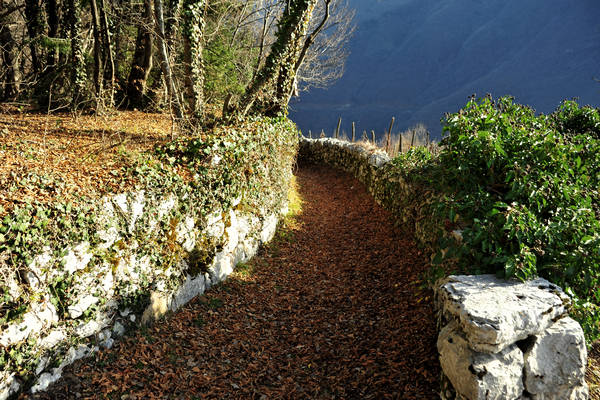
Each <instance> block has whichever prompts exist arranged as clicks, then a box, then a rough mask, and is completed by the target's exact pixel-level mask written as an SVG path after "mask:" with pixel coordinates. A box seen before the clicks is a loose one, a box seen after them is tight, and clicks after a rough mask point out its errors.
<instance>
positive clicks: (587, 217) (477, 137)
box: [430, 97, 600, 340]
mask: <svg viewBox="0 0 600 400" xmlns="http://www.w3.org/2000/svg"><path fill="white" fill-rule="evenodd" d="M599 121H600V114H599V112H598V110H597V109H594V108H591V107H583V108H579V106H578V105H577V104H576V103H575V102H564V103H563V104H562V105H561V106H560V107H559V108H558V110H557V111H556V112H555V113H553V114H552V115H549V116H546V115H536V114H535V112H534V110H532V109H531V108H529V107H526V106H522V105H519V104H515V103H514V102H513V100H512V98H509V97H505V98H501V99H498V100H497V101H493V100H492V99H491V98H489V97H487V98H483V99H479V100H475V99H471V100H470V101H469V102H468V103H467V105H466V107H464V108H463V109H462V110H460V111H459V112H458V113H456V114H450V115H447V116H446V117H445V121H444V132H445V137H444V139H443V140H442V142H441V145H442V151H441V153H440V156H439V160H436V161H435V163H431V162H430V164H431V165H432V166H434V165H435V166H437V167H436V168H437V169H438V170H437V172H436V173H435V174H434V175H435V177H436V179H435V182H434V184H435V186H436V189H437V190H439V191H440V192H441V193H443V194H444V196H442V198H443V200H442V201H440V202H439V203H438V204H436V207H437V209H438V210H439V212H440V213H441V216H442V218H444V219H446V221H447V228H448V230H453V229H461V230H462V235H463V240H462V243H457V242H455V241H452V240H450V241H448V240H447V241H445V243H444V244H443V245H442V246H440V247H442V248H443V247H446V246H447V245H449V246H450V248H449V249H448V251H447V252H445V258H446V259H449V258H452V259H454V260H458V263H459V266H461V267H462V268H463V270H464V271H466V272H469V273H496V274H497V275H499V276H502V277H505V278H509V277H517V278H519V279H522V280H525V279H530V278H534V277H536V276H541V277H544V278H547V279H549V280H551V281H552V282H554V283H556V284H558V285H561V286H562V287H564V288H565V289H566V290H567V291H568V292H570V293H571V294H572V295H573V296H574V298H575V301H574V304H575V308H576V310H575V312H574V315H575V316H576V317H577V316H579V318H578V319H579V321H580V322H581V323H582V325H583V326H584V329H585V330H586V333H587V334H588V338H589V339H590V340H591V339H593V338H596V337H598V325H597V324H598V322H599V321H600V313H599V312H598V311H597V308H594V311H593V312H589V310H590V309H591V308H593V307H594V306H593V305H594V304H600V197H599V195H598V187H599V186H600V139H599V136H598V131H599V126H600V124H599ZM430 178H431V176H430ZM440 255H441V253H440ZM438 259H439V255H438ZM584 305H585V306H584ZM586 307H587V308H586ZM590 307H591V308H590ZM584 308H586V309H587V310H588V312H582V310H583V309H584ZM578 310H579V311H578ZM584 316H585V317H584Z"/></svg>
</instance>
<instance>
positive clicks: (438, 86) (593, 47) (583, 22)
mask: <svg viewBox="0 0 600 400" xmlns="http://www.w3.org/2000/svg"><path fill="white" fill-rule="evenodd" d="M350 5H351V6H353V7H356V8H357V25H358V29H357V32H356V34H355V36H354V38H353V40H352V42H351V43H350V46H349V47H350V51H351V54H350V57H349V58H348V61H347V64H346V73H345V75H344V77H343V78H342V79H340V80H339V81H338V82H336V83H335V84H334V85H333V86H332V87H330V88H329V89H327V90H321V89H315V90H312V91H311V92H308V93H302V96H301V97H300V98H299V99H297V100H294V101H293V102H292V105H291V111H290V115H291V117H292V119H293V120H294V121H296V123H297V124H298V125H299V126H300V128H301V129H302V130H303V132H305V133H307V132H308V130H312V131H313V132H314V133H318V132H320V131H321V129H324V130H325V132H327V133H328V134H331V132H332V131H333V130H334V129H335V125H336V123H337V119H338V117H339V116H341V117H342V119H343V125H342V129H343V130H345V131H347V132H348V131H349V130H350V123H351V122H352V121H355V122H356V123H357V129H358V131H359V132H362V130H368V131H370V130H371V129H374V130H376V132H377V133H378V134H379V135H381V134H382V133H383V131H384V130H385V129H387V126H388V125H389V120H390V118H391V117H392V116H395V117H396V121H397V122H396V128H397V129H395V131H401V130H405V129H407V128H408V127H410V126H413V125H415V124H417V123H419V122H423V123H424V124H426V126H427V127H428V129H429V130H430V131H431V133H432V136H433V137H438V138H439V137H440V135H441V125H440V118H442V117H443V115H444V113H445V112H455V111H457V110H458V109H459V108H461V107H462V106H463V105H464V104H465V103H466V101H467V98H468V96H470V95H472V94H474V93H476V94H477V95H478V96H482V95H485V94H486V93H491V94H492V95H493V96H494V97H499V96H502V95H507V94H510V95H513V96H515V97H516V100H517V101H518V102H520V103H525V104H529V105H531V106H532V107H534V108H535V109H537V110H539V111H542V112H551V111H552V110H553V109H555V108H556V106H557V105H558V104H559V103H560V101H561V100H562V99H565V98H573V97H578V98H579V100H580V103H583V104H592V105H595V106H599V105H600V83H598V82H596V81H595V80H594V78H600V22H599V19H598V17H599V16H600V2H598V1H597V0H577V1H572V0H528V1H521V0H486V1H481V0H379V1H375V0H373V1H371V0H369V1H367V0H351V1H350Z"/></svg>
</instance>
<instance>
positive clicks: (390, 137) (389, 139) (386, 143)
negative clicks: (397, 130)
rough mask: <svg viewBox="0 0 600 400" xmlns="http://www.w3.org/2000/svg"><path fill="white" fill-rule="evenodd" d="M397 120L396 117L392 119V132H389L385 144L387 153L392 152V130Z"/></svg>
mask: <svg viewBox="0 0 600 400" xmlns="http://www.w3.org/2000/svg"><path fill="white" fill-rule="evenodd" d="M395 120H396V117H392V122H390V130H389V131H388V134H387V141H386V142H385V151H386V152H388V153H389V152H390V150H391V149H390V143H391V141H392V128H393V127H394V121H395Z"/></svg>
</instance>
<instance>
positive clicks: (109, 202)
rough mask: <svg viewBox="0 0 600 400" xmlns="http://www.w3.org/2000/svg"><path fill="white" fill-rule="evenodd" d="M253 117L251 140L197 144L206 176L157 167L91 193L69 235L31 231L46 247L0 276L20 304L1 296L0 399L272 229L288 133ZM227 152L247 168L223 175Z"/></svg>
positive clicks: (153, 310) (167, 307)
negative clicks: (95, 196) (139, 184)
mask: <svg viewBox="0 0 600 400" xmlns="http://www.w3.org/2000/svg"><path fill="white" fill-rule="evenodd" d="M260 123H261V124H262V125H260V126H259V128H260V129H263V130H264V132H262V133H261V132H259V133H256V130H254V131H251V133H252V134H253V135H255V136H256V137H258V135H259V134H262V136H261V137H260V138H258V139H256V140H253V137H254V136H253V137H252V138H250V139H248V137H247V135H246V134H245V131H242V130H241V129H240V130H239V134H238V136H237V137H236V136H234V135H233V134H230V135H229V136H225V135H224V136H223V137H224V138H225V139H223V140H227V141H226V142H225V143H222V142H216V144H215V145H214V146H212V144H211V146H212V147H207V151H210V153H209V154H210V155H211V156H212V157H211V158H209V161H210V160H212V161H210V163H209V162H207V163H206V165H205V166H202V168H203V169H199V170H198V171H199V173H204V174H207V176H209V177H210V176H212V175H214V182H213V181H211V180H208V179H206V180H204V181H201V180H191V181H190V180H188V181H185V180H183V179H182V178H181V177H180V176H179V175H178V174H176V173H174V172H173V171H174V170H173V169H172V168H171V169H166V167H161V168H155V169H152V170H151V171H150V172H151V173H156V174H158V175H159V176H158V178H157V180H148V182H150V183H149V184H145V186H143V187H144V188H145V189H140V190H135V191H132V192H129V193H121V194H114V195H109V196H105V197H103V198H101V199H99V200H97V201H90V204H89V209H90V210H91V211H90V212H89V216H88V218H87V219H86V220H85V221H86V225H83V223H82V224H81V225H78V224H77V223H71V224H70V225H69V229H70V230H69V231H68V232H67V233H68V235H67V234H64V235H62V236H60V237H58V235H59V234H61V233H62V232H58V233H57V230H51V229H41V232H42V236H40V238H39V241H40V242H41V243H48V245H47V246H44V245H42V244H41V243H40V244H39V245H38V246H37V247H33V249H32V251H31V252H32V256H31V257H28V258H26V260H27V261H25V262H22V263H20V264H17V263H15V264H16V265H13V266H11V268H5V269H4V270H3V271H8V272H10V273H3V274H2V276H0V289H2V291H0V294H2V293H8V296H10V297H11V298H13V299H19V300H18V301H19V302H20V304H19V303H17V302H16V301H14V302H13V305H11V304H9V305H8V306H7V305H6V304H5V303H2V304H1V305H2V310H1V311H2V313H1V314H0V317H2V318H4V319H2V318H0V400H4V399H7V398H9V397H11V396H15V395H16V394H18V393H19V392H22V391H31V392H37V391H42V390H45V389H46V388H47V387H48V386H49V385H50V384H51V383H53V382H55V381H56V380H57V379H59V377H60V376H61V373H62V371H63V369H64V368H65V366H67V365H69V364H71V363H73V362H74V361H75V360H77V359H80V358H82V357H86V356H88V355H90V354H92V353H94V352H95V351H97V350H99V349H100V348H103V347H104V348H110V347H111V346H112V345H113V343H114V340H115V339H116V338H117V337H118V336H121V335H123V334H124V333H125V332H126V331H127V330H128V329H134V328H136V327H138V326H139V325H140V324H146V323H149V322H150V321H152V320H155V319H156V318H159V317H160V316H162V315H164V314H165V313H167V312H169V311H174V310H176V309H178V308H179V307H181V306H182V305H184V304H186V303H187V302H188V301H190V300H191V299H192V298H194V297H195V296H197V295H199V294H202V293H203V292H204V291H205V290H207V289H208V288H210V287H211V286H213V285H215V284H217V283H218V282H220V281H222V280H223V279H225V278H226V277H227V276H228V275H229V274H230V273H231V272H232V271H233V269H234V268H235V266H236V265H237V264H238V263H240V262H243V261H246V260H248V259H249V258H250V257H252V256H253V255H254V254H255V253H256V252H257V250H258V248H259V246H260V245H261V244H262V243H265V242H267V241H269V240H270V239H271V238H272V237H273V235H274V234H275V230H276V227H277V223H278V221H279V218H280V217H281V216H282V215H283V214H284V213H286V212H287V195H288V193H287V192H288V188H289V183H290V181H291V178H292V165H293V163H294V161H295V155H296V145H297V132H296V131H295V129H292V128H290V127H291V124H289V123H287V122H286V123H285V124H282V123H281V124H280V125H277V126H276V125H272V124H271V122H269V121H267V122H264V123H262V122H260ZM279 128H281V129H280V130H281V132H279V131H277V129H279ZM284 129H287V130H285V131H284ZM271 132H272V133H271ZM234 133H235V132H234ZM244 135H246V136H244ZM240 137H241V138H242V139H241V140H240ZM190 140H192V141H196V142H197V141H198V140H199V139H195V138H191V139H190ZM219 140H221V139H219ZM236 140H239V141H238V142H236ZM196 142H194V143H193V144H195V143H196ZM204 143H205V142H202V144H204ZM208 143H209V144H210V142H208ZM236 146H237V147H236ZM244 146H246V147H244ZM202 154H204V153H202ZM235 157H239V158H241V159H244V160H245V159H250V161H249V162H252V164H251V166H250V167H248V170H247V171H246V172H245V173H244V171H237V170H238V169H239V168H237V169H236V171H235V172H239V174H238V175H233V174H232V173H229V170H228V168H229V165H230V164H228V163H231V165H233V166H234V167H235V166H236V164H235V160H236V158H235ZM232 160H234V161H232ZM211 168H212V169H217V168H220V169H219V170H217V171H224V172H222V173H217V172H214V170H212V169H211ZM250 168H252V169H253V170H250ZM226 173H229V175H226V176H224V174H226ZM210 174H212V175H210ZM234 178H235V179H238V181H234ZM211 179H212V178H211ZM156 182H159V183H160V184H159V183H156ZM161 182H164V183H161ZM197 182H204V183H203V184H202V187H199V186H198V185H199V184H198V183H197ZM206 182H208V183H206ZM207 186H208V187H207ZM86 207H87V205H86ZM79 213H81V214H79ZM71 214H75V216H76V217H77V215H84V212H80V211H79V209H78V210H76V211H75V212H74V213H71ZM16 215H17V217H18V214H16ZM58 215H59V216H60V215H62V214H58ZM17 217H14V219H13V220H17ZM7 218H8V217H7ZM75 222H77V220H76V219H75ZM90 224H91V225H90ZM24 230H26V229H25V228H24ZM4 233H5V234H6V232H4ZM10 233H11V232H8V234H10ZM26 233H27V232H25V234H26ZM13 236H14V235H13ZM65 238H67V239H65ZM0 239H2V235H0ZM59 239H60V240H59ZM0 244H1V243H0ZM5 247H6V246H5ZM0 249H1V247H0ZM4 254H7V253H4ZM2 255H3V254H1V253H0V256H2ZM9 256H10V254H9ZM15 259H16V257H15ZM23 259H25V258H23ZM1 262H2V257H0V264H1ZM3 291H4V292H3ZM0 298H1V297H0ZM15 303H16V305H17V306H19V307H15V306H14V304H15ZM11 306H12V307H13V309H11V308H9V307H11ZM7 311H8V313H7ZM7 315H8V318H6V316H7Z"/></svg>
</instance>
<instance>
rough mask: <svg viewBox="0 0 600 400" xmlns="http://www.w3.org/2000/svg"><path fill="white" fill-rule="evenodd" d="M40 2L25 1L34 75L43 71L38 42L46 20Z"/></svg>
mask: <svg viewBox="0 0 600 400" xmlns="http://www.w3.org/2000/svg"><path fill="white" fill-rule="evenodd" d="M41 11H42V10H41V7H40V4H39V1H38V0H25V17H26V19H27V34H28V35H29V39H30V40H29V50H30V51H31V66H32V68H33V72H34V74H36V75H37V74H38V73H39V72H40V71H41V69H42V68H41V65H40V61H39V57H38V47H37V43H38V40H39V38H40V36H41V34H42V32H43V30H44V19H43V16H42V12H41Z"/></svg>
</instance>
